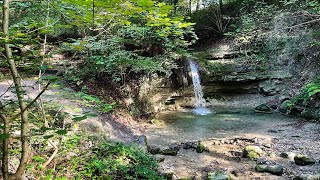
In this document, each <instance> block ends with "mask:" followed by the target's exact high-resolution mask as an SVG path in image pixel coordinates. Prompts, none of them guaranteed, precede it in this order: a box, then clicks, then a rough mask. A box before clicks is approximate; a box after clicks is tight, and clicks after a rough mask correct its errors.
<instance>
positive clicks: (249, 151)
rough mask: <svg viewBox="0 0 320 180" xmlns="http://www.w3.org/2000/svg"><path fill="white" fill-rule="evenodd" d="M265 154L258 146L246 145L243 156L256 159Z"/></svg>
mask: <svg viewBox="0 0 320 180" xmlns="http://www.w3.org/2000/svg"><path fill="white" fill-rule="evenodd" d="M262 155H263V151H262V149H261V148H260V147H258V146H246V147H245V148H244V150H243V157H245V158H251V159H256V158H259V157H260V156H262Z"/></svg>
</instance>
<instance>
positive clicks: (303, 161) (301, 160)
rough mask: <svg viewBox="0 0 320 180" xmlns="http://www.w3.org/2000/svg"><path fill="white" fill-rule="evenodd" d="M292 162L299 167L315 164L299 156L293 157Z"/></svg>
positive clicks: (305, 157) (309, 159) (309, 158)
mask: <svg viewBox="0 0 320 180" xmlns="http://www.w3.org/2000/svg"><path fill="white" fill-rule="evenodd" d="M294 162H295V163H296V164H297V165H300V166H307V165H313V164H315V163H316V161H315V160H314V159H313V158H311V157H309V156H307V155H300V154H298V155H296V156H295V157H294Z"/></svg>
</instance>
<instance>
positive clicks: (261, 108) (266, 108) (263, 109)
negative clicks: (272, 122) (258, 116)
mask: <svg viewBox="0 0 320 180" xmlns="http://www.w3.org/2000/svg"><path fill="white" fill-rule="evenodd" d="M254 110H255V111H256V112H263V113H271V112H272V109H271V108H270V107H269V106H267V105H266V104H260V105H259V106H257V107H255V108H254Z"/></svg>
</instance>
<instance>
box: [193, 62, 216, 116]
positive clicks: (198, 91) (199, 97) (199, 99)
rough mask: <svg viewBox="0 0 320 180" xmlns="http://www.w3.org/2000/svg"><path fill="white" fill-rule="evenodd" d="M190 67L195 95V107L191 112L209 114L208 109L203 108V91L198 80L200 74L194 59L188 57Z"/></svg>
mask: <svg viewBox="0 0 320 180" xmlns="http://www.w3.org/2000/svg"><path fill="white" fill-rule="evenodd" d="M189 64H190V69H191V76H192V83H193V89H194V95H195V101H196V102H195V109H194V110H193V113H195V114H198V115H207V114H210V113H211V112H210V110H209V109H207V108H205V101H204V99H203V92H202V87H201V82H200V76H199V71H198V68H197V66H196V64H195V63H194V61H192V60H190V59H189Z"/></svg>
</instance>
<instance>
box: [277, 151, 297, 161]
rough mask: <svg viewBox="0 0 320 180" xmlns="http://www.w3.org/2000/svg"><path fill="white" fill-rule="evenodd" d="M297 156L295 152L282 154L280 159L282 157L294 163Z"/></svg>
mask: <svg viewBox="0 0 320 180" xmlns="http://www.w3.org/2000/svg"><path fill="white" fill-rule="evenodd" d="M295 156H296V154H295V153H293V152H282V153H281V154H280V157H282V158H288V159H289V160H290V161H292V162H293V161H294V157H295Z"/></svg>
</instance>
